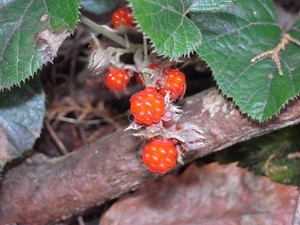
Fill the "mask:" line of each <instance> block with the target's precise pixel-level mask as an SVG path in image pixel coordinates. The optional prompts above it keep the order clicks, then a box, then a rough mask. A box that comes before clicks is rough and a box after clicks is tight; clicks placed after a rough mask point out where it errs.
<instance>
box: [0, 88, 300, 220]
mask: <svg viewBox="0 0 300 225" xmlns="http://www.w3.org/2000/svg"><path fill="white" fill-rule="evenodd" d="M184 112H185V113H184V114H183V115H182V117H181V119H180V120H179V123H183V122H193V123H194V124H196V125H198V126H200V127H201V128H202V129H203V132H204V135H205V142H204V144H203V146H202V147H201V148H200V149H199V150H197V151H190V152H188V153H187V155H186V157H185V158H184V161H185V162H188V161H191V160H194V159H196V158H198V157H201V156H204V155H207V154H209V153H212V152H215V151H218V150H221V149H224V148H226V147H228V146H231V145H233V144H235V143H238V142H241V141H244V140H247V139H250V138H253V137H256V136H260V135H263V134H266V133H269V132H271V131H274V130H277V129H280V128H283V127H287V126H290V125H294V124H298V123H299V122H300V101H299V100H297V101H294V102H291V103H290V104H289V106H288V107H286V109H284V110H282V112H281V114H280V116H278V117H276V118H274V119H272V120H270V121H268V122H266V123H258V122H255V121H252V120H250V119H248V118H247V117H246V116H244V115H241V114H240V113H239V111H238V110H237V109H236V108H235V107H234V105H233V104H232V102H230V101H228V100H225V99H224V98H223V97H222V95H221V94H220V93H219V92H218V91H217V90H216V89H209V90H206V91H204V92H201V93H199V94H197V95H194V96H192V97H190V98H187V99H186V100H185V104H184ZM140 147H141V144H140V140H139V139H137V138H135V137H133V136H132V134H131V132H129V131H127V132H124V131H123V129H122V130H120V131H117V132H114V133H112V134H110V135H107V136H105V137H103V138H101V139H100V140H97V141H95V142H93V143H92V144H90V145H88V146H84V147H83V148H80V149H77V150H76V151H74V152H72V153H70V154H68V155H65V156H63V157H60V158H52V159H50V158H47V157H45V156H43V155H41V154H38V155H35V156H34V157H32V158H30V159H28V160H26V161H25V162H24V163H22V164H21V165H19V166H18V167H16V168H14V169H12V170H10V171H9V172H8V173H7V174H5V176H4V178H3V182H2V186H1V192H0V199H1V201H0V225H5V224H11V223H19V224H22V225H29V224H30V225H42V224H47V223H50V222H54V221H57V220H61V219H65V218H68V217H70V216H71V215H74V214H79V213H81V212H82V211H84V210H85V209H87V208H89V207H91V206H94V205H99V204H102V203H104V202H105V201H107V200H109V199H112V198H115V197H118V196H120V195H122V194H124V193H127V192H129V191H131V190H135V189H137V188H138V187H140V186H141V185H142V184H143V183H145V182H146V181H148V180H150V179H155V178H156V177H157V176H156V175H152V174H150V173H149V172H148V171H147V170H146V169H145V168H144V166H143V165H142V163H141V160H140V151H139V150H140Z"/></svg>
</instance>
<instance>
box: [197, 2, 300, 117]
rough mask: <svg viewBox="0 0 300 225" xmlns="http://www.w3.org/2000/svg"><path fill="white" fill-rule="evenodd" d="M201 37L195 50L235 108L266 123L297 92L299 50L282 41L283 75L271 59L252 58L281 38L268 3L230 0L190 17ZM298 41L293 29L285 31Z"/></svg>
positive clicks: (299, 37)
mask: <svg viewBox="0 0 300 225" xmlns="http://www.w3.org/2000/svg"><path fill="white" fill-rule="evenodd" d="M192 20H193V21H194V22H195V23H196V24H197V26H198V27H199V29H200V30H201V31H202V33H203V35H204V39H203V44H202V45H201V47H199V48H198V50H197V52H198V54H199V55H200V57H201V58H203V59H204V60H205V61H206V62H207V63H208V64H209V66H210V67H211V69H212V71H213V74H214V77H215V79H216V81H217V85H218V86H219V88H220V89H221V91H222V93H223V94H224V95H226V96H227V97H230V98H232V99H233V101H234V102H235V103H236V104H237V106H238V107H239V109H240V110H241V111H242V112H244V113H246V114H247V115H249V116H250V117H252V118H254V119H257V120H260V121H262V120H266V119H268V118H270V117H271V116H273V115H275V114H277V113H278V112H279V110H280V109H281V108H282V107H283V106H284V105H285V104H286V103H287V102H288V101H289V99H292V98H294V97H295V96H297V95H298V94H299V91H300V76H299V73H300V64H299V60H300V48H299V46H297V45H295V44H293V43H288V44H287V45H286V46H285V49H284V50H282V51H280V53H279V54H280V59H281V60H280V63H281V67H282V70H283V75H282V76H281V75H279V71H278V69H277V68H276V66H275V62H274V61H273V60H272V59H271V57H269V56H268V57H265V58H262V59H260V60H258V61H256V62H253V63H252V62H251V59H252V58H253V57H255V56H256V55H258V54H260V53H262V52H264V51H267V50H271V49H273V48H275V47H276V46H277V45H278V43H279V42H280V41H281V38H282V36H283V33H282V29H281V27H280V26H279V24H278V22H277V16H276V13H275V8H274V5H273V3H272V1H271V0H253V1H247V0H236V1H235V2H234V4H232V5H230V6H228V7H226V8H222V9H221V10H219V11H217V12H201V13H192ZM290 33H291V34H292V36H293V37H295V38H298V39H300V33H299V29H296V26H294V27H293V29H292V30H291V32H290Z"/></svg>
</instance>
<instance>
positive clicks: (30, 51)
mask: <svg viewBox="0 0 300 225" xmlns="http://www.w3.org/2000/svg"><path fill="white" fill-rule="evenodd" d="M79 3H80V1H79V0H63V1H53V0H44V1H40V0H24V1H17V0H10V1H3V0H2V1H1V3H0V46H1V48H0V90H2V89H3V88H11V87H12V86H13V85H16V84H20V82H22V81H25V80H26V79H27V78H29V77H30V76H32V75H33V74H34V73H35V72H36V71H37V70H38V69H39V68H41V66H42V65H43V64H44V63H46V62H48V61H52V60H53V58H54V57H55V56H56V52H57V50H58V48H59V46H60V44H61V43H62V42H63V40H64V39H65V38H66V37H67V36H68V35H69V34H70V32H71V31H73V30H74V29H75V26H76V23H77V22H78V19H79V15H78V14H79Z"/></svg>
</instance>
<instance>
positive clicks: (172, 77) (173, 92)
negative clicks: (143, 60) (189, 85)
mask: <svg viewBox="0 0 300 225" xmlns="http://www.w3.org/2000/svg"><path fill="white" fill-rule="evenodd" d="M158 88H159V93H161V94H162V95H163V96H165V95H166V94H167V92H170V98H171V99H174V100H175V99H178V98H179V97H181V96H182V95H184V93H185V90H186V81H185V75H184V73H182V72H181V71H179V70H178V69H165V70H164V73H163V75H162V78H161V79H159V81H158Z"/></svg>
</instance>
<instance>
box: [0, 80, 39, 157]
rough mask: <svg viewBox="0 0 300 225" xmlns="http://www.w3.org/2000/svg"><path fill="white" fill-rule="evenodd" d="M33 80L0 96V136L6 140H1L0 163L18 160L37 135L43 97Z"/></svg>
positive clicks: (29, 147) (36, 81) (37, 83)
mask: <svg viewBox="0 0 300 225" xmlns="http://www.w3.org/2000/svg"><path fill="white" fill-rule="evenodd" d="M37 78H39V77H37ZM37 78H35V79H32V80H30V81H28V82H26V83H25V84H22V85H21V86H20V87H13V88H12V89H11V90H5V91H3V92H0V129H1V130H0V135H1V136H2V137H3V134H5V136H6V137H5V139H6V140H4V138H1V146H0V154H1V155H2V156H3V155H4V156H5V155H6V157H5V158H0V160H1V159H5V160H7V159H11V158H15V157H18V156H20V155H21V154H22V153H23V152H24V151H26V150H30V149H31V148H32V146H33V144H34V142H35V140H36V139H37V138H38V137H39V135H40V131H41V128H42V125H43V119H44V115H45V95H44V93H43V89H42V86H41V84H40V81H39V79H37ZM2 131H3V132H2ZM3 143H6V144H5V145H4V144H3Z"/></svg>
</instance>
